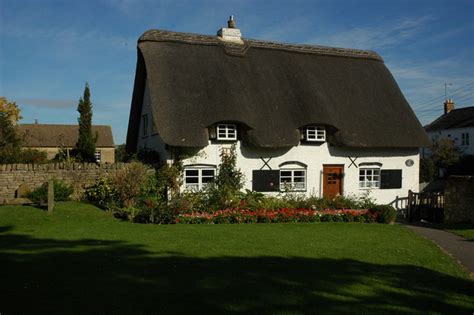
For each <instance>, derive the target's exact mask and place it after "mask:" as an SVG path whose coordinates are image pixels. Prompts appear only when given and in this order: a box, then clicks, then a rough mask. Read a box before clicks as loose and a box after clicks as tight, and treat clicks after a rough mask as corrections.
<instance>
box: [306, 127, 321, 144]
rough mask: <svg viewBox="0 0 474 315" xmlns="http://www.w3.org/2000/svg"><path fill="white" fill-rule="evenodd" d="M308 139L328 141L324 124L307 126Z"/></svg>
mask: <svg viewBox="0 0 474 315" xmlns="http://www.w3.org/2000/svg"><path fill="white" fill-rule="evenodd" d="M306 141H314V142H324V141H326V128H325V127H324V126H307V127H306Z"/></svg>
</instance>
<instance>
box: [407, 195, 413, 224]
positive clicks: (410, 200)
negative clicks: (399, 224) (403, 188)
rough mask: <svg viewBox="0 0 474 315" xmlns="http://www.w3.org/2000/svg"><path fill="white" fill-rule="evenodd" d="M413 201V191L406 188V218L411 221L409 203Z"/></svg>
mask: <svg viewBox="0 0 474 315" xmlns="http://www.w3.org/2000/svg"><path fill="white" fill-rule="evenodd" d="M412 202H413V192H412V191H411V190H408V204H407V220H408V221H410V222H411V221H412V215H411V211H412V209H411V204H412Z"/></svg>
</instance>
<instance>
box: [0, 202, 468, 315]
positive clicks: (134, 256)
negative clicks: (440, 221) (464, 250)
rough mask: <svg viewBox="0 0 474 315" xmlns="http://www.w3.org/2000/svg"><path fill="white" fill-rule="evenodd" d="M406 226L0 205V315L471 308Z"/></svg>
mask: <svg viewBox="0 0 474 315" xmlns="http://www.w3.org/2000/svg"><path fill="white" fill-rule="evenodd" d="M473 283H474V282H472V281H471V280H469V278H468V275H467V274H466V273H465V272H464V271H463V270H462V269H461V268H460V267H459V266H458V265H457V264H456V263H455V262H454V261H453V260H452V259H451V258H450V257H448V256H447V255H445V254H444V253H442V252H441V251H440V250H439V249H438V248H437V247H436V246H434V245H433V244H432V243H431V242H429V241H427V240H425V239H422V238H420V237H418V236H416V235H415V234H414V233H413V232H411V231H410V230H408V229H406V228H404V227H402V226H399V225H380V224H357V223H316V224H301V223H300V224H250V225H167V226H159V225H139V224H132V223H129V222H121V221H118V220H116V219H114V218H112V217H111V216H110V215H109V214H108V213H104V212H102V211H100V210H98V209H97V208H95V207H93V206H90V205H86V204H80V203H72V202H68V203H58V204H57V206H56V208H55V212H54V213H53V214H48V213H45V212H43V211H41V210H39V209H36V208H32V207H19V206H16V207H14V206H0V313H1V314H10V313H15V314H16V313H40V314H41V313H54V314H58V313H61V314H64V313H123V314H125V313H127V314H140V313H185V312H186V313H190V312H194V313H263V314H287V313H291V314H306V313H338V314H341V313H342V314H349V313H350V314H354V313H385V314H386V313H393V314H405V313H413V314H417V313H419V314H429V313H433V314H436V313H445V314H446V313H449V314H463V313H466V314H470V313H472V310H473V309H474V301H473V298H472V297H473V296H474V286H473Z"/></svg>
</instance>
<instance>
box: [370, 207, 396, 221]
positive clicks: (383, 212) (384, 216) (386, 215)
mask: <svg viewBox="0 0 474 315" xmlns="http://www.w3.org/2000/svg"><path fill="white" fill-rule="evenodd" d="M370 212H373V213H375V214H376V219H377V222H379V223H393V222H395V219H396V218H397V210H395V208H393V207H392V206H389V205H377V206H375V207H373V208H371V209H370Z"/></svg>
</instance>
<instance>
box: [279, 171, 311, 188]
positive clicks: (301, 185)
mask: <svg viewBox="0 0 474 315" xmlns="http://www.w3.org/2000/svg"><path fill="white" fill-rule="evenodd" d="M282 172H289V173H290V174H289V175H282ZM295 172H303V175H296V174H295ZM306 175H307V172H306V169H305V168H281V169H280V190H281V191H306V182H307V178H306ZM282 178H285V179H289V181H285V182H283V181H282ZM295 178H303V181H302V182H301V181H295Z"/></svg>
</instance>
